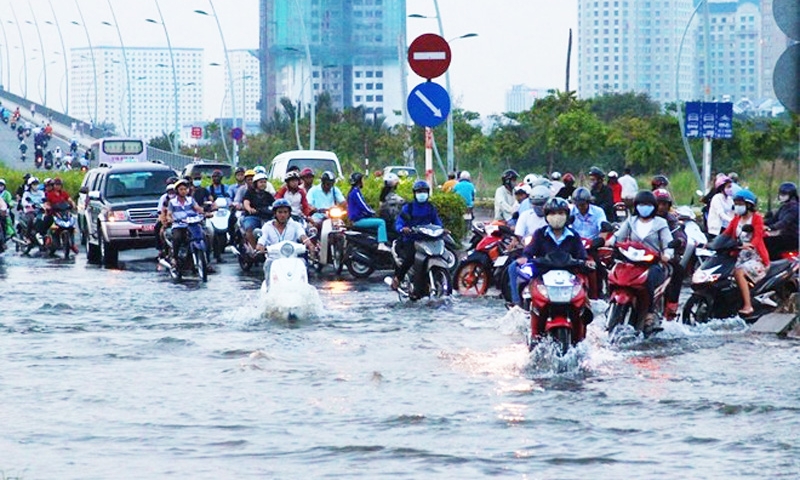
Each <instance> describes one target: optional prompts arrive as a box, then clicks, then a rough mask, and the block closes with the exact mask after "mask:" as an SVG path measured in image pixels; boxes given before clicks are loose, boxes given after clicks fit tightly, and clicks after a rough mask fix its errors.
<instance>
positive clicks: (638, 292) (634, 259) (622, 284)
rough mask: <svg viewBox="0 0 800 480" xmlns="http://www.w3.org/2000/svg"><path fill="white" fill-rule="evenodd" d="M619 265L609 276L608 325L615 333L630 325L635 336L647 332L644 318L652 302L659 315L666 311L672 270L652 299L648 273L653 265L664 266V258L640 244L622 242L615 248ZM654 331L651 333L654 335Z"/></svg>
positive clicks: (615, 266)
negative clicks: (660, 263) (666, 298)
mask: <svg viewBox="0 0 800 480" xmlns="http://www.w3.org/2000/svg"><path fill="white" fill-rule="evenodd" d="M616 257H617V258H616V263H615V264H614V267H613V268H612V269H611V273H610V274H609V276H608V287H609V290H610V300H609V310H608V325H607V327H606V329H607V330H608V332H609V333H612V332H613V331H614V329H615V328H617V326H619V325H630V326H632V327H633V328H634V329H635V330H636V332H637V333H638V332H644V323H645V317H646V316H647V311H648V308H649V306H650V302H655V304H656V311H657V312H663V311H664V292H665V291H666V289H667V285H669V282H670V273H671V271H670V267H669V265H668V264H663V263H662V268H664V269H665V271H666V275H664V281H663V282H662V283H661V284H660V285H658V286H657V287H656V289H655V292H654V295H653V298H650V296H649V295H648V293H647V272H648V269H649V268H650V266H651V265H654V264H656V263H659V262H661V255H660V254H659V253H658V252H657V251H655V250H653V249H651V248H650V247H648V246H646V245H644V244H642V243H639V242H630V241H627V242H620V243H618V244H617V246H616ZM656 330H657V329H654V330H653V331H651V332H648V333H655V331H656Z"/></svg>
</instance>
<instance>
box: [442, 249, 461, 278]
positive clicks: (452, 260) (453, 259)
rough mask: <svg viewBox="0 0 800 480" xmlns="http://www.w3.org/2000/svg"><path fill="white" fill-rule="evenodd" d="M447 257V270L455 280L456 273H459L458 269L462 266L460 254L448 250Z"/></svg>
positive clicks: (446, 251)
mask: <svg viewBox="0 0 800 480" xmlns="http://www.w3.org/2000/svg"><path fill="white" fill-rule="evenodd" d="M445 255H446V257H445V258H447V269H448V270H449V271H450V278H455V276H456V271H458V267H459V266H460V265H461V261H459V259H458V252H456V251H455V250H450V249H446V250H445Z"/></svg>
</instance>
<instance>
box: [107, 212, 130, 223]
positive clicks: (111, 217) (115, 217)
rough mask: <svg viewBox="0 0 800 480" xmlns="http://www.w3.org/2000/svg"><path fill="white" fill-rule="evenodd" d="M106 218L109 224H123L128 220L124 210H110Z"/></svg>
mask: <svg viewBox="0 0 800 480" xmlns="http://www.w3.org/2000/svg"><path fill="white" fill-rule="evenodd" d="M106 216H107V219H108V221H109V222H124V221H125V220H127V218H128V215H127V214H126V213H125V210H110V211H109V212H108V213H107V214H106Z"/></svg>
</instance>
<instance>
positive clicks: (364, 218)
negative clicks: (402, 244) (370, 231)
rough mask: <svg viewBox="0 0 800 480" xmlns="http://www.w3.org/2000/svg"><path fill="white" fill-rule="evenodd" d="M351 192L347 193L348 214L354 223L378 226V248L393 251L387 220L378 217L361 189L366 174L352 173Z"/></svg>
mask: <svg viewBox="0 0 800 480" xmlns="http://www.w3.org/2000/svg"><path fill="white" fill-rule="evenodd" d="M350 185H352V187H353V188H351V189H350V193H348V194H347V216H348V217H349V218H350V221H351V222H353V225H354V226H356V227H360V228H376V229H377V230H378V250H383V251H385V252H391V251H392V250H391V248H389V246H388V245H387V244H386V242H387V241H388V240H389V239H388V237H387V235H386V222H385V221H384V220H383V219H382V218H377V217H376V215H375V210H373V209H372V208H371V207H370V206H369V205H367V201H366V200H364V195H363V194H362V193H361V189H362V188H363V187H364V175H363V174H361V173H359V172H353V173H352V174H350Z"/></svg>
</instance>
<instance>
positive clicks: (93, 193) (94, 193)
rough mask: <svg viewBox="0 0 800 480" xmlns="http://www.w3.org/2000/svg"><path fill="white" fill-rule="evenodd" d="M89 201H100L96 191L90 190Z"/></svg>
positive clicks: (98, 193)
mask: <svg viewBox="0 0 800 480" xmlns="http://www.w3.org/2000/svg"><path fill="white" fill-rule="evenodd" d="M89 199H90V200H100V192H99V191H98V190H92V191H91V192H89Z"/></svg>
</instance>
